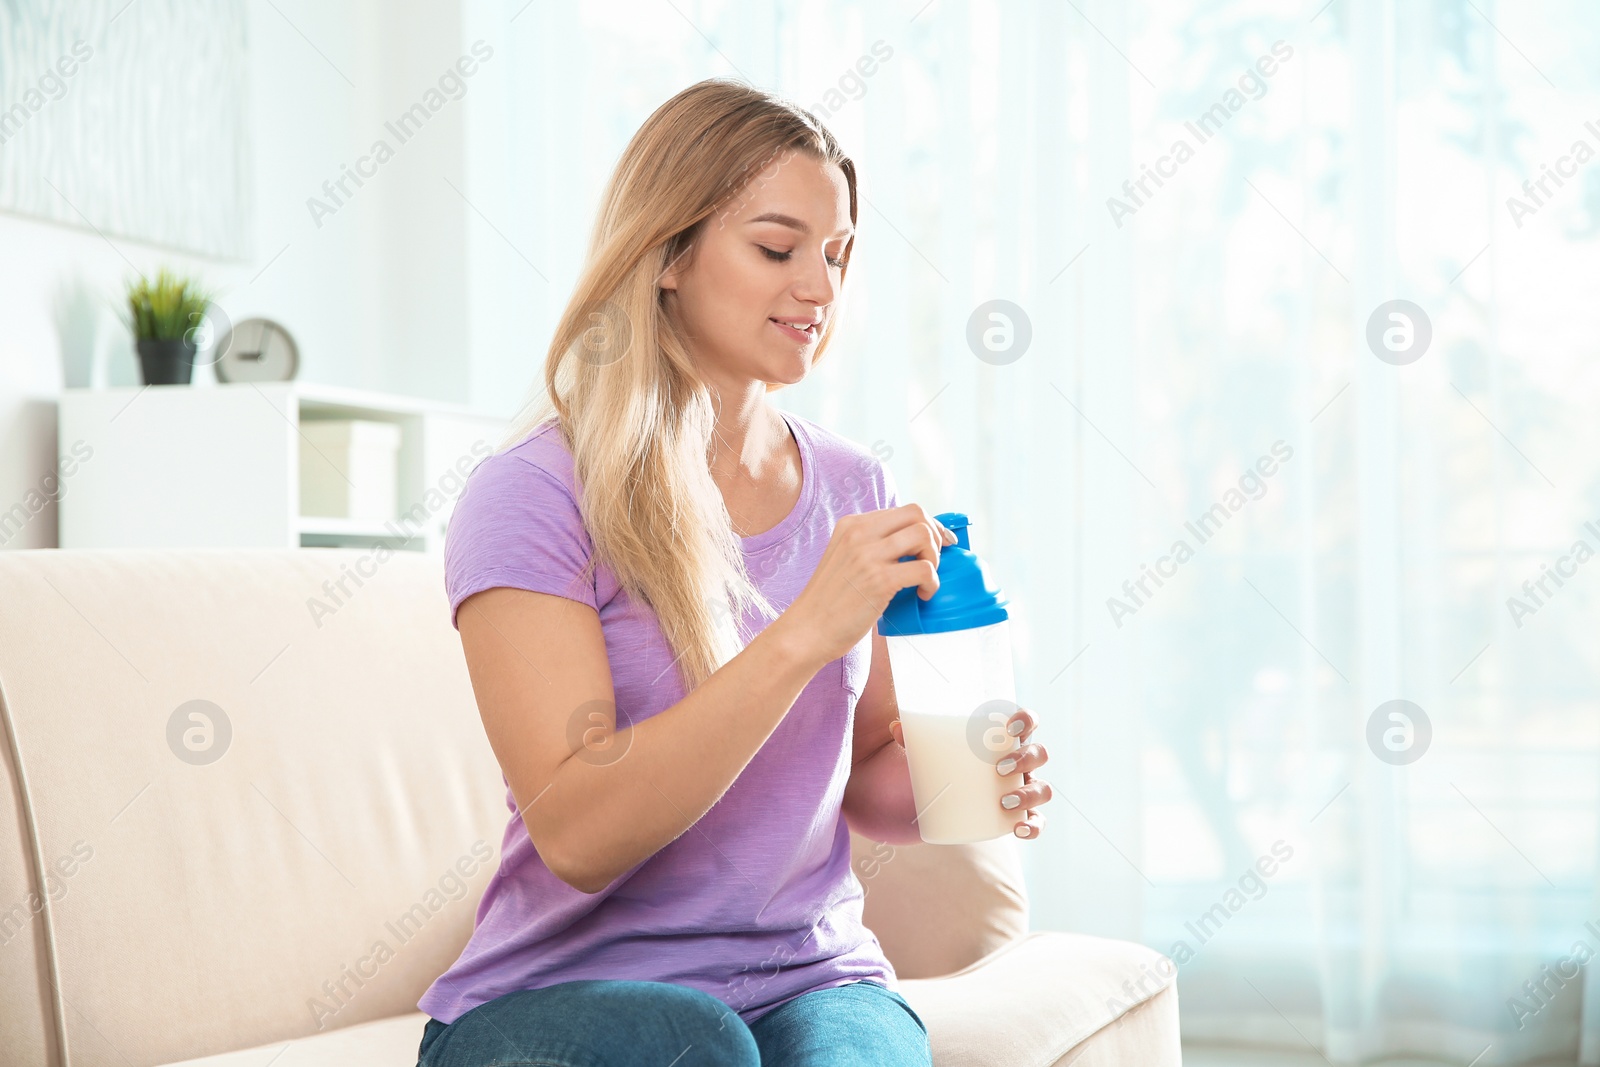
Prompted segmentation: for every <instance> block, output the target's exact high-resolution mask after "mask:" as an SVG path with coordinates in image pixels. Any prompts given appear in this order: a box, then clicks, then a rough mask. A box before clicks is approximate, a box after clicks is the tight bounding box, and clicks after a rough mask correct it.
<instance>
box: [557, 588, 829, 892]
mask: <svg viewBox="0 0 1600 1067" xmlns="http://www.w3.org/2000/svg"><path fill="white" fill-rule="evenodd" d="M781 622H782V620H781V619H780V620H779V621H775V622H773V623H772V624H771V625H770V626H768V627H767V629H766V630H764V631H762V632H761V633H760V634H757V635H756V637H755V639H754V640H752V641H751V642H750V644H749V645H748V646H747V647H746V648H745V649H744V650H743V651H741V652H740V653H739V654H738V655H737V656H735V657H734V658H733V659H731V660H729V661H728V662H727V663H726V664H724V665H723V666H722V668H721V669H719V670H718V671H717V672H716V673H715V674H713V675H712V676H711V677H710V678H709V679H707V680H706V682H705V684H703V685H701V686H700V687H699V688H698V689H696V690H695V691H694V692H692V693H690V694H689V695H688V696H686V697H684V698H683V699H682V700H680V701H678V702H677V703H676V704H673V705H672V706H671V707H669V708H666V709H665V710H663V711H661V712H659V713H658V714H656V715H653V716H651V717H650V718H648V719H646V720H644V721H643V722H640V723H637V724H634V725H632V726H628V727H625V728H623V729H618V730H617V731H616V734H615V736H614V737H613V738H612V739H611V743H610V744H609V745H607V746H606V748H605V751H607V752H608V753H611V755H608V756H606V757H603V758H602V757H599V756H591V755H589V750H579V751H578V752H577V753H576V754H575V755H574V756H572V757H571V758H569V759H568V760H567V761H566V762H565V763H563V764H562V765H561V768H560V769H559V770H558V771H557V773H556V776H555V778H554V780H553V781H552V783H551V786H550V789H549V790H548V792H549V793H550V794H551V796H547V797H545V798H543V799H541V800H540V802H539V803H540V804H544V803H546V801H551V800H553V801H554V803H553V804H550V805H549V806H548V807H547V808H546V809H545V811H544V813H543V815H544V817H545V818H547V819H551V818H552V816H554V815H556V813H559V820H558V821H556V820H554V819H553V820H552V821H555V822H556V825H557V826H559V829H558V830H557V836H556V838H555V839H556V840H557V841H559V842H560V846H559V848H558V852H559V855H560V858H561V859H562V861H563V867H564V868H565V871H566V873H567V876H568V878H569V879H570V880H571V881H572V882H573V884H576V885H578V886H579V887H580V888H582V889H583V890H584V891H585V892H592V893H593V892H599V891H600V890H601V889H604V888H605V887H606V886H607V885H610V884H611V882H613V881H614V880H616V878H617V877H618V876H620V875H621V874H622V873H623V872H624V871H626V870H628V869H630V868H631V867H633V866H635V865H636V864H639V863H641V862H643V861H644V860H646V859H649V858H650V857H651V856H653V855H655V854H656V853H657V852H659V851H660V850H661V849H662V848H663V847H665V846H666V845H667V844H669V843H670V842H672V841H673V840H675V839H676V838H677V837H679V836H680V835H682V834H683V833H684V832H685V831H686V830H688V829H689V828H690V827H691V826H692V825H694V823H695V822H697V821H698V820H699V819H700V818H701V816H703V815H705V813H706V812H707V811H708V810H710V808H711V806H712V805H713V804H715V803H716V802H717V801H718V800H719V799H720V798H721V797H722V795H723V794H724V793H726V792H727V790H728V787H729V786H731V785H732V784H733V782H734V780H735V779H737V778H738V777H739V775H740V774H741V773H742V772H743V771H744V769H745V767H746V766H747V765H748V764H749V763H750V760H751V759H752V758H754V756H755V754H756V753H757V752H758V751H759V750H760V749H761V746H762V745H764V744H765V743H766V741H767V738H768V737H770V736H771V735H772V732H773V730H775V729H777V726H778V724H779V723H780V722H782V721H783V717H784V716H785V715H786V714H788V712H789V709H790V708H791V707H792V706H793V705H794V701H795V698H796V697H798V696H799V695H800V691H801V690H802V689H804V688H805V686H806V683H808V682H809V681H810V680H811V678H812V676H813V675H815V674H816V672H817V671H818V670H819V669H820V667H821V664H818V663H815V662H812V661H811V659H810V658H808V656H807V654H806V652H805V651H804V650H803V649H802V648H801V647H800V645H799V644H797V643H796V642H794V641H793V640H791V639H790V635H789V632H788V628H787V627H784V626H782V625H781Z"/></svg>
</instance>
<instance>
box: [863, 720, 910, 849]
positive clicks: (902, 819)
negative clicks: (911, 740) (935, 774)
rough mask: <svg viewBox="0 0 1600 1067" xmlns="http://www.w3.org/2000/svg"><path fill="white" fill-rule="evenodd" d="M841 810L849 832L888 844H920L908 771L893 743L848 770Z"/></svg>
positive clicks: (903, 751) (896, 746)
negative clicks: (848, 774) (847, 781)
mask: <svg viewBox="0 0 1600 1067" xmlns="http://www.w3.org/2000/svg"><path fill="white" fill-rule="evenodd" d="M844 808H845V821H846V822H848V823H849V824H850V829H852V830H854V831H855V832H856V833H858V834H860V835H862V836H863V837H866V838H868V839H870V840H872V841H882V842H885V843H886V844H890V845H915V844H920V843H921V842H922V835H921V834H920V833H919V831H918V829H917V823H916V815H917V805H916V801H915V799H914V798H913V796H912V792H911V768H910V765H909V764H908V763H907V762H906V750H905V749H904V748H902V747H901V746H900V745H899V744H896V743H895V742H892V741H891V742H889V743H888V744H886V745H884V746H883V747H882V748H880V749H879V750H878V751H877V752H875V753H874V754H873V755H871V756H869V757H867V758H866V759H865V760H863V761H862V762H861V763H860V764H858V765H857V766H856V768H855V769H854V770H853V771H851V773H850V783H849V784H848V785H847V786H846V787H845V791H844Z"/></svg>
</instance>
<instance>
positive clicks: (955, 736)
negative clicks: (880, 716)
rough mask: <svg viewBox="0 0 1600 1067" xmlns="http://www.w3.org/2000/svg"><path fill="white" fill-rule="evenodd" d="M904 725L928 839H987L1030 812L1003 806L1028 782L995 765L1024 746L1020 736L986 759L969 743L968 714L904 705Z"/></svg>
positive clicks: (1007, 830)
mask: <svg viewBox="0 0 1600 1067" xmlns="http://www.w3.org/2000/svg"><path fill="white" fill-rule="evenodd" d="M900 725H901V729H902V730H903V731H904V736H905V739H906V761H907V763H909V764H910V766H911V792H912V795H913V796H914V797H915V798H916V802H917V811H918V812H919V815H918V818H917V826H918V828H919V830H920V832H921V835H922V840H924V841H926V842H929V843H930V844H960V843H963V842H968V841H985V840H988V839H989V838H993V837H999V836H1001V835H1002V834H1009V833H1011V831H1012V828H1013V827H1014V826H1015V825H1016V824H1017V823H1019V822H1021V821H1023V819H1024V818H1026V816H1027V811H1026V810H1025V809H1023V808H1020V807H1017V808H1012V809H1011V810H1010V811H1007V810H1006V809H1005V808H1002V807H1001V806H1000V798H1001V797H1002V796H1004V795H1005V794H1006V793H1009V792H1012V791H1013V790H1015V789H1016V787H1017V786H1019V785H1021V784H1022V775H1021V774H1008V775H1004V776H1002V775H1001V774H999V773H998V772H996V771H995V769H994V765H995V764H996V763H999V762H1000V760H1001V759H1002V758H1004V756H1005V755H1006V753H1007V752H1015V751H1016V750H1017V749H1018V748H1019V747H1020V746H1019V745H1018V743H1017V741H1016V739H1015V738H1011V745H1010V747H1009V748H1007V749H1005V750H1004V751H996V752H994V753H993V755H992V756H991V757H990V758H988V759H985V758H984V757H982V756H980V755H979V754H978V752H977V751H974V748H973V746H972V745H971V744H969V741H968V725H967V719H966V717H964V716H961V715H948V714H937V713H935V714H927V713H920V714H919V713H918V712H915V711H907V710H906V709H905V708H904V707H902V708H901V709H900ZM992 732H993V731H991V733H992ZM1002 732H1003V727H1002Z"/></svg>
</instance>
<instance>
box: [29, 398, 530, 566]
mask: <svg viewBox="0 0 1600 1067" xmlns="http://www.w3.org/2000/svg"><path fill="white" fill-rule="evenodd" d="M314 419H371V420H374V421H380V422H392V423H396V424H398V425H399V427H400V452H399V457H398V463H399V468H398V472H397V477H398V496H399V515H397V516H396V517H395V518H394V519H393V520H391V521H389V522H386V523H385V522H371V521H364V520H363V521H353V520H350V519H334V518H319V517H315V516H303V515H301V514H300V450H301V449H302V448H305V447H308V445H307V442H306V441H305V439H304V438H303V437H302V436H301V434H300V432H299V428H300V423H301V422H303V421H311V420H314ZM58 427H59V428H58V433H57V451H58V453H59V456H60V458H61V459H62V460H67V459H68V458H69V457H71V462H72V463H75V464H76V469H75V470H73V472H72V474H71V475H70V476H64V477H63V479H62V483H63V484H62V492H61V503H60V508H61V512H60V516H61V547H62V548H294V547H306V548H314V547H374V546H377V545H379V544H384V545H387V546H389V547H390V548H394V549H407V550H412V551H421V552H438V551H440V550H441V549H442V547H443V544H444V532H445V528H446V526H447V524H448V522H449V519H450V510H451V508H453V507H454V506H455V499H456V496H457V495H458V494H459V493H460V491H461V487H462V485H464V484H465V481H466V474H467V472H469V471H471V469H472V468H473V467H474V466H476V465H477V464H478V463H479V462H480V461H481V460H482V459H483V457H484V456H486V455H488V454H489V452H490V451H491V450H492V449H493V448H494V447H495V446H496V445H497V444H498V443H499V441H500V438H501V436H502V435H503V433H504V432H505V430H506V428H507V425H506V420H505V419H503V418H500V417H498V416H491V415H486V414H483V413H481V412H475V411H472V410H470V409H468V408H464V407H459V406H455V405H448V404H437V403H432V402H429V401H426V400H417V399H414V398H411V397H403V396H389V395H384V394H381V393H369V392H364V391H361V390H357V389H346V388H342V387H339V386H329V385H316V384H313V383H310V382H236V383H232V384H218V385H214V386H193V385H151V386H143V387H138V386H127V387H121V388H111V389H67V390H65V391H63V393H62V395H61V413H60V421H59V424H58ZM74 449H76V452H75V451H74ZM85 453H87V454H88V455H89V458H88V459H86V460H85V459H82V458H81V457H82V456H83V455H84V454H85ZM67 469H70V468H67Z"/></svg>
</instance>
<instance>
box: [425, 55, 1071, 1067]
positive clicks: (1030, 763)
mask: <svg viewBox="0 0 1600 1067" xmlns="http://www.w3.org/2000/svg"><path fill="white" fill-rule="evenodd" d="M855 221H856V187H855V167H854V165H853V164H852V163H851V161H850V160H849V159H848V158H846V157H845V156H844V155H843V154H842V153H841V152H840V150H839V147H838V145H837V144H836V143H835V141H834V139H833V137H832V136H831V135H830V134H829V133H828V132H827V131H826V130H824V129H823V128H822V127H821V126H820V125H819V124H818V123H817V122H816V120H815V119H814V118H813V117H812V116H810V115H809V114H808V113H807V112H804V111H801V110H799V109H797V108H795V107H793V106H791V105H789V104H787V103H784V102H782V101H780V100H777V99H775V98H773V97H771V96H769V95H767V94H765V93H761V92H759V91H757V90H754V89H752V88H749V87H748V86H745V85H741V84H738V83H734V82H728V81H721V80H710V81H705V82H701V83H699V84H697V85H694V86H691V87H690V88H688V89H686V90H684V91H683V92H682V93H679V94H678V95H677V96H675V97H674V98H672V99H671V100H669V101H667V103H665V104H664V105H662V106H661V107H660V108H659V109H658V110H657V111H656V112H655V114H653V115H651V116H650V118H649V120H648V121H646V123H645V124H644V126H643V127H642V128H641V129H640V130H639V132H638V133H637V134H636V135H635V137H634V138H633V140H632V142H631V143H630V144H629V145H628V148H627V150H626V151H625V152H624V153H623V156H622V158H621V160H620V161H619V163H618V165H617V168H616V171H615V173H614V175H613V176H612V178H611V181H610V183H609V185H608V187H607V189H606V191H605V194H604V196H603V198H602V202H601V207H600V214H599V219H598V222H597V224H596V226H595V230H594V234H593V238H592V241H591V245H590V249H589V257H588V260H587V263H586V266H585V269H584V272H583V274H582V276H581V278H580V279H579V282H578V285H577V289H576V292H575V294H574V296H573V299H572V302H571V303H570V305H569V306H568V308H567V310H566V313H565V314H564V315H563V317H562V319H561V322H560V324H559V325H558V327H557V329H556V332H555V337H554V338H553V341H552V344H551V346H550V351H549V358H548V361H547V363H546V372H545V382H544V386H545V392H546V393H547V394H548V399H547V402H546V403H545V404H544V405H542V406H541V407H540V408H539V409H537V410H536V411H535V413H534V414H533V415H532V416H531V417H530V418H528V419H527V420H526V421H524V422H522V423H520V424H519V425H518V426H517V427H515V428H514V429H513V432H512V433H511V434H510V435H509V437H508V438H507V443H513V442H514V444H512V447H510V448H506V449H504V450H502V451H497V452H496V453H495V454H494V455H492V456H490V457H488V458H487V459H486V460H485V461H484V462H483V463H481V464H480V465H479V466H478V467H477V468H476V469H475V470H474V471H473V473H472V475H471V477H470V478H469V479H468V482H467V486H466V488H465V489H464V490H463V492H462V495H461V498H460V500H459V501H458V502H457V505H456V509H455V512H454V513H453V515H452V518H451V522H450V527H449V531H448V535H447V537H446V549H445V568H446V582H447V586H448V589H447V591H448V593H449V599H450V604H451V611H452V615H451V618H452V622H453V623H454V624H455V626H456V628H457V629H458V630H459V631H460V634H461V642H462V647H463V649H464V652H465V655H466V660H467V666H468V670H469V672H470V674H471V677H472V684H473V689H474V692H475V694H476V697H477V701H478V706H479V709H480V711H481V713H482V716H483V722H484V727H485V729H486V731H487V732H488V735H489V740H490V743H491V745H492V747H493V748H494V752H495V755H496V757H497V758H498V760H499V762H500V766H501V768H502V769H503V771H504V777H505V781H506V786H507V789H508V796H507V806H508V807H509V808H510V809H511V812H512V817H511V819H510V823H509V825H508V826H507V829H506V834H505V839H504V841H503V843H502V861H501V866H500V870H499V875H498V877H496V878H495V879H493V880H492V881H491V883H490V884H489V887H488V889H487V891H486V892H485V894H484V897H483V900H482V901H481V903H480V904H479V907H478V912H477V923H476V926H475V929H474V931H473V935H472V939H471V941H470V942H469V943H468V945H467V947H466V949H465V950H464V951H463V952H462V954H461V956H460V958H459V959H458V960H457V961H456V962H455V964H454V965H453V966H451V968H450V969H449V970H448V971H447V972H446V973H445V974H444V975H443V976H441V977H440V978H439V979H438V981H436V982H435V983H434V984H433V986H432V987H431V988H429V990H428V991H427V993H426V994H425V995H424V996H423V998H422V1000H421V1001H420V1003H419V1005H418V1006H419V1007H420V1008H421V1009H422V1010H423V1011H425V1012H427V1013H428V1014H429V1015H430V1016H431V1018H430V1019H429V1021H428V1023H427V1025H426V1028H425V1030H424V1033H423V1038H422V1045H421V1048H420V1050H419V1062H420V1064H421V1067H469V1065H478V1064H489V1063H540V1064H570V1065H580V1064H581V1065H584V1067H594V1065H611V1064H619V1065H620V1064H658V1065H660V1067H667V1065H669V1064H671V1065H674V1067H690V1065H693V1064H719V1065H720V1064H751V1065H754V1064H767V1065H771V1064H822V1063H827V1064H854V1063H861V1064H874V1065H887V1067H893V1065H900V1064H923V1065H926V1064H928V1063H929V1062H930V1054H929V1047H928V1039H927V1030H926V1027H924V1026H923V1023H922V1020H921V1019H920V1018H918V1016H917V1014H916V1013H915V1012H914V1011H912V1009H911V1008H910V1006H909V1005H908V1004H907V1003H906V1002H905V1000H904V999H902V998H901V996H900V995H899V993H898V992H896V991H895V988H894V987H895V982H896V980H895V975H894V969H893V968H892V967H891V966H890V964H889V962H888V960H887V959H885V958H884V955H883V952H882V950H881V948H880V947H879V945H878V941H877V939H876V938H875V937H874V936H873V935H872V932H871V931H870V930H868V929H867V928H866V927H865V926H863V925H862V922H861V907H862V891H861V885H860V883H859V882H858V881H857V880H856V879H855V877H854V875H853V874H852V873H851V871H850V830H851V829H854V830H856V831H857V832H859V833H862V834H864V835H867V836H869V837H871V838H873V839H876V840H880V841H887V842H890V843H912V842H916V841H918V840H919V838H918V836H917V831H916V826H915V822H914V820H915V816H916V811H915V809H914V806H913V803H912V799H911V787H910V778H909V774H908V772H907V769H906V762H905V755H904V749H903V747H902V745H903V741H902V739H901V736H900V734H899V732H898V730H897V726H898V723H897V722H895V721H894V720H895V716H896V707H895V701H894V688H893V682H892V680H891V678H890V675H889V665H888V659H887V654H886V651H885V648H884V644H883V640H882V638H880V637H877V636H876V635H875V629H876V627H875V624H876V622H877V620H878V617H879V615H880V614H881V613H882V612H883V610H884V608H885V607H886V606H887V604H888V602H889V599H890V597H891V596H892V595H893V594H894V593H895V592H896V591H897V590H899V589H901V588H903V587H906V586H916V587H917V590H918V595H919V596H921V597H923V598H924V599H926V598H927V597H930V596H932V595H933V593H934V591H935V590H936V589H937V587H938V577H937V574H936V571H935V567H936V565H937V561H938V556H939V549H940V546H941V545H943V544H950V543H954V534H952V533H951V532H950V531H948V530H946V529H945V528H944V527H943V526H942V525H940V524H939V523H937V522H936V521H935V520H934V519H932V518H931V517H930V516H929V515H928V514H927V513H926V512H925V511H923V509H922V508H920V507H918V506H917V505H915V504H905V505H899V504H898V502H897V501H896V499H895V492H894V488H893V485H892V482H891V481H890V480H889V478H888V474H887V471H886V470H885V468H884V467H883V466H882V464H880V463H879V462H878V461H877V460H876V459H875V458H874V457H873V456H872V455H871V454H870V453H868V452H867V451H865V450H863V449H861V448H860V447H859V446H857V445H854V444H852V443H850V442H849V441H846V440H845V439H844V438H841V437H838V436H837V435H835V434H832V433H831V432H829V431H827V430H824V429H823V428H822V427H820V426H818V425H816V424H815V423H812V422H809V421H808V420H805V419H802V418H799V417H797V416H792V415H787V414H784V413H782V412H780V411H779V410H778V409H777V408H775V407H772V406H771V405H769V404H768V403H767V401H766V395H767V393H768V392H769V391H770V390H771V389H774V388H777V387H780V386H783V385H789V384H792V383H794V382H798V381H800V380H801V379H802V378H804V377H805V375H806V372H807V371H808V370H809V369H810V368H811V366H812V364H813V362H814V361H815V359H816V358H817V357H818V356H820V355H821V353H822V351H823V349H824V348H826V346H827V343H828V339H829V337H830V336H831V332H832V326H833V323H834V321H835V319H836V314H835V307H836V300H837V298H838V297H839V295H840V290H841V287H842V285H843V283H844V276H845V272H846V270H847V269H848V264H849V260H850V251H851V248H852V247H853V244H854V227H855ZM901 557H914V558H912V559H908V560H904V561H902V559H901ZM1033 726H1034V720H1033V717H1032V716H1031V715H1030V714H1029V713H1028V712H1026V711H1021V710H1019V711H1018V712H1017V714H1016V716H1014V718H1013V719H1012V720H1011V721H1010V723H1009V728H1010V729H1011V732H1012V733H1013V734H1018V735H1021V736H1022V738H1023V740H1024V741H1026V738H1027V734H1028V733H1031V731H1032V729H1033ZM1045 758H1046V754H1045V752H1044V749H1043V748H1042V746H1039V745H1034V744H1029V745H1025V746H1024V748H1023V750H1022V752H1021V754H1020V759H1019V763H1018V765H1017V767H1016V769H1015V770H1014V771H1011V774H1012V775H1013V776H1014V777H1015V778H1016V779H1017V788H1016V790H1015V795H1016V797H1017V800H1018V806H1017V808H1016V810H1017V811H1018V812H1019V813H1022V814H1020V815H1019V821H1018V823H1017V833H1018V835H1019V836H1022V837H1035V836H1037V835H1038V833H1039V831H1040V830H1041V829H1042V828H1043V825H1044V823H1043V819H1042V818H1041V817H1040V816H1039V815H1038V814H1037V813H1036V812H1034V811H1033V810H1031V809H1033V808H1034V807H1036V806H1037V805H1039V804H1042V803H1043V802H1045V801H1047V800H1048V799H1049V796H1050V788H1049V786H1048V785H1047V784H1045V783H1044V782H1042V781H1038V780H1035V779H1034V778H1033V777H1032V771H1033V770H1034V769H1036V768H1037V767H1038V766H1039V765H1040V764H1042V763H1043V762H1044V761H1045Z"/></svg>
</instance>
